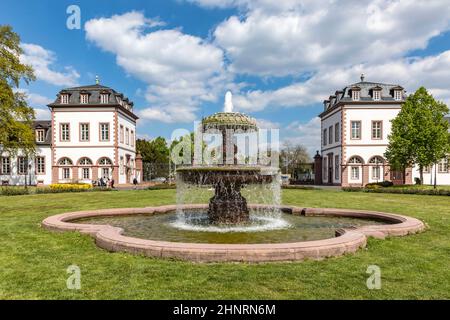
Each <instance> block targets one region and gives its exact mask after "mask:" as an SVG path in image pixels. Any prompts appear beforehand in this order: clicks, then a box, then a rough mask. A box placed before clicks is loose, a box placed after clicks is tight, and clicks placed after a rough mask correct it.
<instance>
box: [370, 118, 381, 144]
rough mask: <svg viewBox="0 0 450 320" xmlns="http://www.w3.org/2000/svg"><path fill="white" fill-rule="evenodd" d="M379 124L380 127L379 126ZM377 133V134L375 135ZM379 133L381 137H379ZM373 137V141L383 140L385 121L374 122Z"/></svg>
mask: <svg viewBox="0 0 450 320" xmlns="http://www.w3.org/2000/svg"><path fill="white" fill-rule="evenodd" d="M377 124H379V127H378V126H377ZM374 133H377V134H374ZM378 133H379V135H378ZM371 137H372V139H373V140H381V139H383V121H382V120H373V121H372V132H371Z"/></svg>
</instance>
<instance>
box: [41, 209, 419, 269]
mask: <svg viewBox="0 0 450 320" xmlns="http://www.w3.org/2000/svg"><path fill="white" fill-rule="evenodd" d="M249 207H250V208H254V207H255V208H260V207H261V205H258V206H252V205H249ZM207 208H208V206H207V205H203V204H202V205H189V206H185V208H184V209H186V210H188V209H202V210H207ZM176 209H177V206H175V205H169V206H162V207H148V208H124V209H103V210H92V211H79V212H71V213H63V214H60V215H56V216H52V217H49V218H47V219H45V220H44V221H43V222H42V226H43V227H44V228H46V229H49V230H55V231H79V232H81V233H86V234H90V235H91V236H92V237H94V238H95V242H96V244H97V245H98V246H99V247H101V248H103V249H106V250H108V251H123V252H129V253H133V254H140V255H145V256H149V257H159V258H175V259H183V260H189V261H195V262H224V261H243V262H244V261H245V262H267V261H299V260H305V259H323V258H326V257H333V256H340V255H343V254H346V253H352V252H355V251H357V250H358V249H359V248H362V247H365V246H366V243H367V238H368V237H376V238H380V239H383V238H385V237H388V236H405V235H408V234H413V233H417V232H421V231H422V230H424V229H425V225H424V224H423V223H422V222H421V221H420V220H418V219H415V218H411V217H407V216H403V215H397V214H391V213H383V212H375V211H363V210H348V209H321V208H301V207H292V206H280V208H279V209H280V210H282V211H283V212H285V213H288V214H292V215H305V216H310V217H314V216H320V217H323V216H325V217H355V218H363V219H364V218H367V219H376V220H380V221H385V222H387V223H389V224H382V225H365V226H361V227H356V228H344V229H338V230H336V236H335V237H333V238H328V239H322V240H314V241H300V242H286V243H258V244H211V243H187V242H169V241H158V240H148V239H141V238H136V237H130V236H125V235H124V234H123V233H124V230H123V229H122V228H118V227H113V226H111V225H95V224H83V223H73V222H71V221H74V220H77V219H83V218H92V217H106V216H127V215H140V214H142V215H154V214H164V213H169V212H173V211H175V210H176Z"/></svg>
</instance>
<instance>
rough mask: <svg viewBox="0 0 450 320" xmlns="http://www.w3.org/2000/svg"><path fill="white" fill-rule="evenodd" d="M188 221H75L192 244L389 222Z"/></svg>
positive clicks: (263, 239) (312, 234)
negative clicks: (230, 223)
mask: <svg viewBox="0 0 450 320" xmlns="http://www.w3.org/2000/svg"><path fill="white" fill-rule="evenodd" d="M187 215H188V216H187V217H186V219H185V220H183V219H179V216H178V215H177V214H176V213H175V212H171V213H167V214H164V215H153V216H150V215H131V216H122V217H121V216H119V217H101V218H98V217H97V218H87V219H81V220H76V221H74V222H76V223H82V224H97V225H98V224H100V225H102V224H103V225H111V226H114V227H120V228H122V229H123V230H124V232H123V235H124V236H128V237H136V238H142V239H150V240H158V241H173V242H192V243H222V244H239V243H289V242H299V241H311V240H321V239H328V238H334V237H335V235H336V230H337V229H340V228H356V227H361V226H368V225H381V224H386V223H390V222H388V221H385V222H383V221H377V220H373V219H361V218H352V217H305V216H294V215H291V214H282V216H281V217H270V216H264V215H258V214H255V213H252V212H250V217H251V218H250V221H249V223H245V224H240V225H237V226H232V227H230V226H220V225H219V226H210V225H209V224H208V221H209V220H208V216H207V213H206V212H205V211H201V210H196V211H193V212H188V213H187Z"/></svg>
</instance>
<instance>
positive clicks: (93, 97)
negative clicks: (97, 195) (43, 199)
mask: <svg viewBox="0 0 450 320" xmlns="http://www.w3.org/2000/svg"><path fill="white" fill-rule="evenodd" d="M48 107H49V109H50V111H51V120H49V121H36V122H35V123H34V126H33V129H34V130H35V134H36V146H37V148H36V154H35V156H34V157H33V159H31V160H30V161H28V159H26V158H25V157H23V156H22V155H21V153H20V151H19V153H18V154H17V156H14V157H13V156H11V155H8V154H4V153H2V157H1V163H0V164H1V168H0V179H1V181H2V184H3V185H6V184H8V185H23V184H25V183H28V184H30V185H47V184H51V183H74V182H77V183H92V182H93V181H97V180H99V179H101V178H103V179H105V180H107V179H109V180H112V179H114V181H115V184H119V185H120V184H127V183H132V181H133V179H134V178H137V179H138V181H141V176H142V162H141V159H140V157H139V156H138V159H136V121H137V120H138V117H137V116H136V115H135V114H134V112H133V103H132V102H131V101H129V100H128V98H126V97H125V96H124V95H123V94H121V93H118V92H116V91H115V90H114V89H111V88H108V87H105V86H102V85H99V84H95V85H90V86H82V87H75V88H67V89H64V90H61V91H60V92H59V93H58V95H57V98H56V100H55V101H54V102H53V103H51V104H49V105H48ZM24 166H25V167H26V168H25V169H24Z"/></svg>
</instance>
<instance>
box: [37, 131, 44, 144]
mask: <svg viewBox="0 0 450 320" xmlns="http://www.w3.org/2000/svg"><path fill="white" fill-rule="evenodd" d="M44 140H45V130H44V129H37V130H36V142H44Z"/></svg>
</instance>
